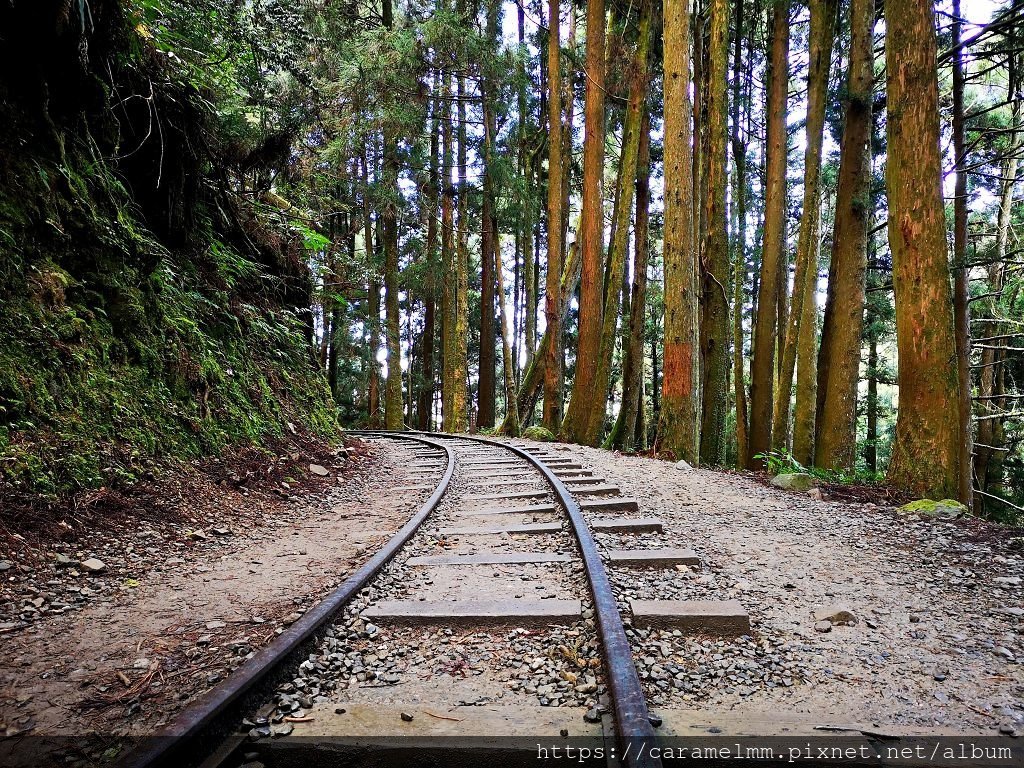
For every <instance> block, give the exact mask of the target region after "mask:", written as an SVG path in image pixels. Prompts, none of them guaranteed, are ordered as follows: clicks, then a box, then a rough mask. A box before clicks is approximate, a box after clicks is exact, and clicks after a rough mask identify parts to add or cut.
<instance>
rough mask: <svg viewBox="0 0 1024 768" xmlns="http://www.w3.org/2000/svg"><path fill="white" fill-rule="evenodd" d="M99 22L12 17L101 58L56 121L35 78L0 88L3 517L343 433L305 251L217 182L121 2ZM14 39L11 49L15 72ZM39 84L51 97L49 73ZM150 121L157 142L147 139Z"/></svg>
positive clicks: (184, 97) (194, 122) (70, 91)
mask: <svg viewBox="0 0 1024 768" xmlns="http://www.w3.org/2000/svg"><path fill="white" fill-rule="evenodd" d="M17 6H18V4H15V7H17ZM21 7H22V8H24V7H26V6H25V5H22V6H21ZM95 10H96V12H97V15H98V18H95V19H94V23H95V27H91V28H89V29H88V30H85V32H82V33H78V32H76V29H77V23H76V24H72V25H62V24H61V22H60V20H59V19H57V20H56V21H54V20H53V19H51V18H35V17H29V16H22V17H19V16H18V13H17V11H16V10H14V11H9V10H4V9H0V16H3V15H4V14H7V17H5V18H0V22H5V23H6V24H7V25H8V26H7V28H8V29H15V30H16V31H19V30H18V26H19V25H21V27H22V28H21V30H20V32H22V33H24V34H26V35H27V34H30V33H31V34H33V35H34V36H35V39H36V41H37V42H39V41H40V39H42V40H43V41H44V42H47V43H49V44H51V45H53V46H55V47H58V48H59V47H61V46H68V45H70V46H78V47H80V41H78V40H77V38H76V35H77V34H86V33H88V34H90V35H92V37H93V39H92V40H91V41H90V42H92V43H93V49H94V50H93V52H92V53H91V54H90V56H91V61H92V62H93V63H92V64H87V63H85V62H84V61H81V57H79V58H78V59H75V62H76V66H79V65H80V68H79V69H77V70H76V71H74V72H67V71H65V72H63V73H61V74H60V77H61V78H63V80H62V88H63V91H62V93H63V95H62V97H61V98H62V99H63V100H62V101H60V102H57V101H55V100H53V99H51V100H50V101H46V100H45V99H42V98H36V94H37V93H38V90H37V89H32V88H25V87H24V81H25V79H26V74H25V72H17V73H15V72H12V71H11V70H9V69H7V70H6V71H8V72H9V73H10V74H8V75H3V74H0V493H2V494H5V495H7V496H8V498H10V494H12V493H14V494H45V495H51V496H52V495H64V494H68V493H73V492H75V491H78V490H81V489H87V488H93V487H98V486H101V485H108V484H124V483H128V482H131V481H132V480H133V479H134V478H137V477H139V476H140V475H142V474H143V473H146V472H148V471H151V470H152V469H153V468H154V467H155V466H156V465H158V464H159V463H160V462H164V461H168V460H181V459H190V458H195V457H199V456H203V455H208V454H211V453H215V452H217V451H218V450H220V449H221V448H223V447H224V446H226V445H229V444H233V443H240V442H241V443H259V442H260V441H261V440H263V439H264V438H266V437H268V436H273V435H279V434H282V433H284V432H286V431H288V430H290V429H294V430H313V431H316V432H320V433H324V434H327V433H329V432H331V431H332V430H333V429H334V408H333V405H332V403H331V400H330V396H329V393H328V391H327V389H326V386H325V383H324V381H323V377H322V376H321V374H320V372H319V371H318V369H317V367H316V365H315V362H314V358H313V354H312V352H311V346H310V344H309V336H310V331H309V323H308V314H306V311H307V310H308V306H309V305H308V303H307V302H308V297H309V277H308V275H307V274H306V270H305V267H304V264H303V259H302V253H301V242H300V241H299V240H298V239H297V238H296V237H293V236H291V235H290V234H289V232H288V229H287V222H280V221H279V222H273V221H268V220H266V219H264V218H261V217H260V216H257V215H256V214H255V213H253V212H252V211H251V210H249V209H248V208H247V207H246V206H245V205H244V204H243V203H241V202H239V200H240V198H239V196H237V195H236V194H234V192H233V190H232V188H231V185H230V184H229V183H225V181H224V174H223V173H218V172H217V170H218V169H217V168H216V156H215V153H214V152H212V151H211V150H210V149H209V146H210V145H211V144H213V143H214V142H215V138H216V137H215V131H214V129H213V128H212V127H211V125H210V123H209V121H208V120H207V118H206V117H204V114H203V111H202V104H203V100H202V98H201V97H200V94H198V93H195V92H193V91H191V90H190V89H189V88H188V87H187V86H186V85H183V84H181V83H175V82H174V79H173V78H172V77H168V76H166V75H167V73H166V72H163V71H159V68H160V66H161V65H160V62H159V61H158V60H157V58H156V57H155V55H154V54H153V52H152V51H147V50H146V49H145V46H144V44H143V43H141V42H140V41H139V40H138V39H136V38H133V36H132V34H131V29H132V28H131V25H130V24H126V23H125V22H126V19H125V17H124V15H123V13H122V12H121V9H120V8H119V6H118V4H117V3H113V2H108V3H105V4H97V6H96V9H95ZM100 11H102V13H100ZM103 14H105V15H103ZM72 21H74V20H72ZM101 32H105V36H104V35H102V34H101ZM47 36H48V37H47ZM17 40H18V35H11V36H9V37H7V38H5V39H4V40H2V41H0V71H4V70H5V69H6V68H5V67H4V66H3V65H4V64H7V63H9V61H10V60H12V59H14V58H15V57H16V56H17V54H18V51H16V50H12V45H15V44H17ZM40 44H41V43H40ZM96 49H99V50H100V51H102V53H100V54H97V53H96ZM104 49H105V50H104ZM101 56H102V58H100V57H101ZM97 59H99V61H100V62H101V65H102V66H97V64H96V63H95V62H96V61H97ZM154 70H157V72H156V74H160V75H164V76H163V77H162V78H158V77H154V74H155V73H154ZM4 78H10V80H9V81H5V79H4ZM33 78H35V80H34V82H35V85H36V86H37V88H42V89H43V91H44V93H45V92H47V90H46V89H47V84H48V82H49V79H52V78H50V76H49V74H48V73H47V72H46V71H44V70H39V71H38V72H35V73H29V74H28V76H27V79H29V80H30V81H31V80H33ZM75 78H78V80H79V81H80V87H79V88H77V89H76V88H69V87H68V83H67V81H68V80H71V81H74V80H75ZM146 79H149V80H150V81H151V82H152V81H154V80H156V82H157V83H158V85H157V87H156V89H155V90H153V91H151V93H152V94H153V97H152V100H151V102H149V104H151V105H152V106H147V107H146V110H145V111H144V112H141V113H140V112H133V111H131V110H129V109H127V108H123V109H122V110H121V111H122V112H123V114H118V113H117V112H116V111H115V110H116V107H117V104H118V102H117V101H115V100H114V94H116V93H126V92H132V91H140V92H141V91H142V90H143V89H144V88H146V87H152V86H146V85H145V81H146ZM161 80H162V81H161ZM122 99H123V96H122ZM132 109H134V107H133V108H132ZM159 109H163V110H164V111H163V112H162V113H160V112H159V111H158V110H159ZM153 112H157V113H158V114H160V120H161V121H162V123H161V125H160V126H159V128H160V131H161V135H160V136H159V141H157V140H156V139H154V138H152V137H150V136H149V134H147V130H148V131H149V133H151V134H154V135H155V133H154V131H153V127H152V123H151V124H150V127H149V128H147V125H146V118H147V115H152V114H153ZM129 153H132V154H131V155H130V156H129Z"/></svg>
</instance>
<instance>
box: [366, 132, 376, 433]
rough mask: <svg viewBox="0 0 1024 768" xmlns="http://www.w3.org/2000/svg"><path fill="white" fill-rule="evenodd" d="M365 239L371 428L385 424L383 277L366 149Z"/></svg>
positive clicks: (368, 391) (369, 416) (368, 408)
mask: <svg viewBox="0 0 1024 768" xmlns="http://www.w3.org/2000/svg"><path fill="white" fill-rule="evenodd" d="M362 160H363V240H364V247H365V250H366V271H367V274H368V275H369V280H368V282H367V287H366V304H367V307H366V315H367V318H366V319H367V324H368V325H369V326H370V340H369V346H370V349H369V356H370V381H369V385H368V387H367V398H366V399H367V423H368V424H369V426H370V427H371V428H374V429H375V428H378V427H380V426H381V417H380V363H379V362H377V353H378V352H379V351H380V280H379V279H378V271H377V255H376V249H375V247H374V235H373V233H374V226H373V206H372V204H371V202H370V193H369V190H370V169H369V163H370V160H369V151H368V150H367V148H366V147H364V148H363V158H362Z"/></svg>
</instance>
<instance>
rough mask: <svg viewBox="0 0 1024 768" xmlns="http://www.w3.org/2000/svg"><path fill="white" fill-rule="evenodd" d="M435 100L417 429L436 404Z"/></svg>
mask: <svg viewBox="0 0 1024 768" xmlns="http://www.w3.org/2000/svg"><path fill="white" fill-rule="evenodd" d="M440 77H442V75H441V73H440V72H438V73H436V74H435V78H434V88H435V89H437V87H438V78H440ZM437 93H438V91H437V90H435V98H434V102H433V110H432V114H431V121H430V165H429V170H428V181H427V237H426V244H425V245H426V256H427V264H428V265H429V269H428V273H427V276H426V280H425V283H426V285H425V288H426V290H425V292H424V296H423V303H424V309H423V344H422V350H421V353H420V356H421V365H422V367H421V369H420V387H419V394H418V399H417V404H416V428H417V429H420V430H424V431H430V429H431V426H432V425H431V422H432V418H431V417H432V411H433V407H434V326H435V324H436V319H435V315H436V312H437V288H438V285H437V279H436V277H435V276H436V275H437V268H438V266H439V254H438V250H437V236H438V232H437V214H438V208H439V188H440V129H441V120H440V109H441V100H440V98H438V96H437V95H436V94H437Z"/></svg>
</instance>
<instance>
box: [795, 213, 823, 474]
mask: <svg viewBox="0 0 1024 768" xmlns="http://www.w3.org/2000/svg"><path fill="white" fill-rule="evenodd" d="M820 248H821V217H820V216H819V217H817V218H816V219H815V222H814V231H813V232H812V233H811V250H810V253H808V255H807V279H806V280H805V281H804V299H803V307H802V311H803V320H801V321H800V335H799V337H798V338H797V346H796V360H797V368H796V407H795V409H794V411H793V458H794V459H796V460H797V461H798V462H800V463H801V464H802V465H804V466H809V465H810V464H812V463H813V462H814V424H815V416H816V414H817V406H818V359H817V358H818V251H819V249H820Z"/></svg>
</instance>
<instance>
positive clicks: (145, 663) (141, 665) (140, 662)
mask: <svg viewBox="0 0 1024 768" xmlns="http://www.w3.org/2000/svg"><path fill="white" fill-rule="evenodd" d="M132 669H149V659H145V658H142V659H136V660H135V661H133V662H132Z"/></svg>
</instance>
